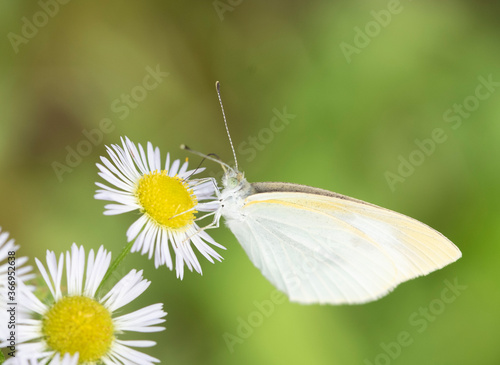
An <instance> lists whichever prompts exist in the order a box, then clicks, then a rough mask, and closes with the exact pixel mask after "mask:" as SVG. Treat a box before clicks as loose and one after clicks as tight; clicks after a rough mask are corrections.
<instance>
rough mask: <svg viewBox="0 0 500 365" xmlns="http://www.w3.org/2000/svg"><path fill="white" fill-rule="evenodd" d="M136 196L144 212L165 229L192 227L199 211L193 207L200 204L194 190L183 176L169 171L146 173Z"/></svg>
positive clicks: (138, 186)
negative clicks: (171, 174)
mask: <svg viewBox="0 0 500 365" xmlns="http://www.w3.org/2000/svg"><path fill="white" fill-rule="evenodd" d="M135 195H136V196H137V199H138V200H139V203H140V204H141V206H142V210H143V212H144V213H145V214H147V215H148V216H149V217H150V218H151V219H152V220H153V221H155V222H156V223H157V224H158V225H160V226H162V227H165V228H171V229H177V228H182V227H185V226H188V225H190V224H192V223H193V221H194V219H195V214H196V213H198V212H197V211H196V210H195V209H193V208H194V207H195V206H196V204H197V203H198V202H197V200H196V195H194V193H193V190H192V189H191V188H189V185H188V184H187V183H186V182H185V181H184V180H182V179H181V178H180V177H178V176H173V177H172V176H168V174H167V171H165V170H162V171H161V172H157V171H153V172H150V173H149V174H146V175H144V176H143V177H142V178H141V179H140V180H139V183H138V185H137V190H136V193H135Z"/></svg>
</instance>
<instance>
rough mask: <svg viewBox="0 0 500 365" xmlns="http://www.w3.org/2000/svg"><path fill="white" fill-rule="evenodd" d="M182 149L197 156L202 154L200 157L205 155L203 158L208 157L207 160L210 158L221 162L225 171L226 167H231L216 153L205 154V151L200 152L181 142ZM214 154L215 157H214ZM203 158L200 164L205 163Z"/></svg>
mask: <svg viewBox="0 0 500 365" xmlns="http://www.w3.org/2000/svg"><path fill="white" fill-rule="evenodd" d="M181 150H185V151H188V152H191V153H193V154H195V155H197V156H200V157H203V160H205V159H207V160H210V161H213V162H217V163H218V164H220V165H221V166H222V168H223V169H224V171H226V168H227V169H229V170H230V169H231V167H230V166H229V165H228V164H226V163H224V162H222V161H221V160H220V158H219V156H217V155H216V154H215V153H209V154H208V155H205V154H204V153H201V152H198V151H195V150H193V149H191V148H189V147H188V146H186V145H185V144H181ZM212 156H214V157H215V158H214V157H212ZM203 160H202V161H201V162H200V165H201V164H202V163H203ZM198 168H199V166H198V167H197V169H198Z"/></svg>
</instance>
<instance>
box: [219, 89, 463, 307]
mask: <svg viewBox="0 0 500 365" xmlns="http://www.w3.org/2000/svg"><path fill="white" fill-rule="evenodd" d="M217 90H218V95H219V100H220V93H219V85H218V84H217ZM221 106H222V103H221ZM223 112H224V110H223ZM224 122H225V123H226V119H225V116H224ZM226 128H227V123H226ZM228 135H229V132H228ZM231 147H232V148H233V146H232V142H231ZM233 153H234V148H233ZM235 160H236V157H235ZM217 162H219V163H221V162H220V161H217ZM221 164H222V166H223V168H224V170H225V174H224V176H223V178H222V185H223V190H222V192H221V194H220V208H219V211H217V212H216V214H215V220H216V221H217V223H218V220H219V219H220V216H222V217H224V219H225V220H226V224H227V226H228V227H229V229H230V230H231V231H232V232H233V234H234V235H235V236H236V238H237V239H238V241H239V242H240V244H241V245H242V246H243V249H244V250H245V251H246V253H247V255H248V257H249V258H250V260H251V261H252V262H253V264H254V265H255V266H256V267H257V268H259V269H260V270H261V271H262V274H264V276H265V277H266V278H267V279H268V280H269V281H270V282H271V283H273V284H274V285H275V286H276V287H277V288H278V289H279V290H281V291H283V292H284V293H286V294H287V295H288V297H289V298H290V300H291V301H293V302H298V303H304V304H311V303H322V304H324V303H328V304H346V303H347V304H354V303H365V302H369V301H372V300H375V299H378V298H380V297H382V296H384V295H386V294H387V293H389V292H390V291H391V290H392V289H394V288H395V287H396V286H397V285H398V284H400V283H402V282H404V281H407V280H410V279H413V278H415V277H417V276H422V275H426V274H428V273H430V272H432V271H434V270H437V269H440V268H442V267H444V266H446V265H448V264H450V263H452V262H454V261H456V260H457V259H459V258H460V257H461V252H460V250H459V249H458V248H457V247H456V246H455V245H454V244H453V243H452V242H451V241H450V240H448V239H447V238H446V237H445V236H443V235H442V234H441V233H439V232H437V231H436V230H434V229H432V228H431V227H429V226H427V225H426V224H424V223H421V222H419V221H417V220H415V219H413V218H410V217H407V216H405V215H403V214H400V213H396V212H393V211H391V210H389V209H385V208H381V207H378V206H376V205H373V204H370V203H366V202H364V201H361V200H357V199H354V198H350V197H348V196H345V195H341V194H337V193H334V192H330V191H327V190H323V189H318V188H313V187H309V186H305V185H298V184H289V183H279V182H264V183H249V182H247V180H246V179H245V178H244V175H243V173H241V172H239V171H238V169H237V163H236V168H234V169H233V168H231V167H229V166H228V165H226V164H224V163H221Z"/></svg>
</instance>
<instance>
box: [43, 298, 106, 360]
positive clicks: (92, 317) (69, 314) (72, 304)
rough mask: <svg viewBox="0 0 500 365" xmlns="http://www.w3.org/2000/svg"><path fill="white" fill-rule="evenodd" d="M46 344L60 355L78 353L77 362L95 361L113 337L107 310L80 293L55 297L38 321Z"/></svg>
mask: <svg viewBox="0 0 500 365" xmlns="http://www.w3.org/2000/svg"><path fill="white" fill-rule="evenodd" d="M42 332H43V334H44V335H45V340H46V341H47V344H48V345H49V347H50V348H51V349H52V350H54V351H57V352H60V353H61V354H65V353H67V352H69V353H70V354H72V355H73V354H74V353H75V352H78V353H79V354H80V355H79V362H80V363H87V362H97V361H99V360H100V359H102V357H103V356H104V355H105V354H106V353H107V352H108V351H109V349H110V347H111V343H112V342H113V340H114V335H113V333H114V328H113V320H112V318H111V313H110V312H109V311H108V310H107V309H106V308H104V306H103V305H102V304H100V303H99V302H97V301H95V300H94V299H91V298H87V297H83V296H72V297H64V298H62V299H60V300H58V301H57V302H56V303H55V304H54V305H53V306H52V308H50V310H49V311H48V312H47V314H46V315H45V317H44V318H43V320H42Z"/></svg>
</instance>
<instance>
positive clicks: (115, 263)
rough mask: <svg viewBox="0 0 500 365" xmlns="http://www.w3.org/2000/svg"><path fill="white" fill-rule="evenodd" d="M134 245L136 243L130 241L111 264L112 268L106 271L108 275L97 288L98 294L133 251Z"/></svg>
mask: <svg viewBox="0 0 500 365" xmlns="http://www.w3.org/2000/svg"><path fill="white" fill-rule="evenodd" d="M133 244H134V241H133V240H132V241H130V242H129V243H127V245H126V246H125V247H124V248H123V251H122V252H121V253H120V254H119V255H118V257H117V258H116V259H115V260H114V261H113V262H112V263H111V266H110V267H109V268H108V271H106V274H105V275H104V278H103V279H102V281H101V284H99V286H98V287H97V290H96V293H99V290H101V289H102V287H103V285H104V283H105V282H106V281H107V280H108V279H109V277H110V276H111V274H112V273H113V272H114V271H115V270H116V268H117V267H118V265H120V264H121V262H122V261H123V259H124V258H125V256H127V255H128V253H129V252H130V250H131V249H132V245H133Z"/></svg>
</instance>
